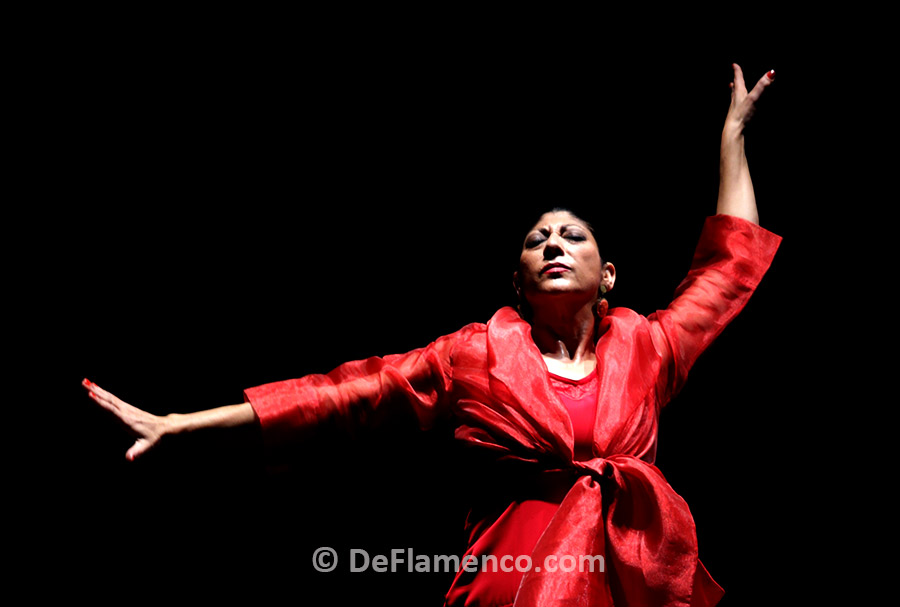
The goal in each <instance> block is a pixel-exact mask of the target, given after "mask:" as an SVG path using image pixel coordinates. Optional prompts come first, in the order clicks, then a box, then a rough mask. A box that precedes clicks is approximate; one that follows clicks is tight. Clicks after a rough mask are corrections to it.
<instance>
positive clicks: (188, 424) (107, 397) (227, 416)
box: [81, 379, 257, 460]
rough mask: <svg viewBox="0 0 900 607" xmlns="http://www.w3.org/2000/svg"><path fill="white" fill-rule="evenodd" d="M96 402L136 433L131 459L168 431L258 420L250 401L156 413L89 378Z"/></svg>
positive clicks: (90, 393) (90, 392)
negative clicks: (167, 413)
mask: <svg viewBox="0 0 900 607" xmlns="http://www.w3.org/2000/svg"><path fill="white" fill-rule="evenodd" d="M81 385H82V386H84V388H85V389H87V391H88V396H90V397H91V398H92V399H93V400H94V402H96V403H97V404H98V405H100V406H101V407H103V408H104V409H106V410H107V411H110V412H111V413H113V414H114V415H115V416H116V417H118V418H119V421H121V422H122V423H123V424H124V425H125V426H126V427H127V428H128V429H129V430H130V431H131V433H132V434H134V435H135V438H136V440H135V443H134V445H132V447H131V448H130V449H129V450H128V451H127V452H126V453H125V457H126V458H128V459H129V460H134V459H135V458H137V457H139V456H141V455H143V454H144V453H146V452H147V451H148V450H150V449H152V448H153V447H154V446H156V445H157V444H158V443H159V441H160V440H161V439H162V438H163V437H164V436H166V435H167V434H181V433H183V432H193V431H195V430H202V429H204V428H233V427H235V426H242V425H245V424H251V423H254V422H255V421H256V420H257V417H256V413H254V411H253V408H252V407H251V406H250V404H249V403H243V404H240V405H229V406H226V407H218V408H216V409H208V410H206V411H197V412H196V413H183V414H182V413H172V414H170V415H164V416H160V415H153V414H152V413H148V412H146V411H144V410H142V409H138V408H137V407H135V406H134V405H129V404H128V403H126V402H125V401H123V400H122V399H121V398H119V397H117V396H115V395H114V394H112V393H111V392H107V391H106V390H104V389H103V388H101V387H100V386H98V385H97V384H95V383H93V382H91V381H88V380H87V379H85V380H84V381H82V382H81Z"/></svg>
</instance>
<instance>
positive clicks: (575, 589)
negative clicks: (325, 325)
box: [245, 215, 781, 607]
mask: <svg viewBox="0 0 900 607" xmlns="http://www.w3.org/2000/svg"><path fill="white" fill-rule="evenodd" d="M780 242H781V238H780V237H779V236H777V235H775V234H772V233H771V232H769V231H767V230H765V229H763V228H761V227H759V226H757V225H755V224H752V223H750V222H748V221H745V220H742V219H739V218H736V217H732V216H727V215H716V216H714V217H709V218H707V220H706V222H705V224H704V228H703V232H702V234H701V237H700V242H699V244H698V246H697V250H696V252H695V255H694V259H693V263H692V266H691V269H690V271H689V273H688V275H687V277H686V278H685V280H684V281H683V282H682V283H681V284H680V285H679V287H678V289H677V290H676V293H675V297H674V299H673V301H672V303H671V304H670V305H669V306H668V307H667V308H666V309H665V310H660V311H657V312H656V313H654V314H651V315H650V316H647V317H645V316H641V315H639V314H637V313H636V312H634V311H632V310H628V309H623V308H614V309H611V310H610V312H609V314H608V315H607V316H606V317H605V318H603V319H602V321H601V322H600V326H599V330H598V332H597V334H598V337H597V345H596V354H597V372H598V374H599V393H598V400H597V416H596V420H595V424H594V430H593V437H594V441H593V452H594V456H595V457H594V458H593V459H591V460H587V461H578V460H576V459H574V457H573V433H572V424H571V421H570V419H569V415H568V412H567V411H566V409H565V407H564V406H563V405H562V404H561V402H560V400H559V397H558V396H557V394H556V392H555V391H554V389H553V388H552V387H551V385H550V382H549V378H548V375H547V367H546V365H545V363H544V361H543V358H542V356H541V353H540V352H539V351H538V349H537V347H536V346H535V344H534V342H533V340H532V339H531V327H530V325H529V324H528V323H527V322H525V321H523V320H522V319H521V318H520V317H519V315H518V314H517V313H516V311H515V310H513V309H512V308H503V309H501V310H499V311H498V312H497V313H496V314H495V315H494V317H493V318H492V319H491V320H490V321H489V322H488V323H487V324H481V323H478V324H471V325H468V326H466V327H464V328H462V329H460V330H459V331H457V332H455V333H453V334H450V335H446V336H444V337H441V338H439V339H437V340H436V341H434V342H433V343H431V344H430V345H428V346H426V347H424V348H420V349H417V350H414V351H412V352H409V353H406V354H398V355H391V356H385V357H374V358H369V359H367V360H361V361H354V362H349V363H346V364H343V365H341V366H339V367H338V368H336V369H335V370H334V371H332V372H331V373H329V374H327V375H309V376H306V377H302V378H299V379H292V380H288V381H282V382H275V383H271V384H266V385H263V386H258V387H255V388H250V389H248V390H246V391H245V397H246V399H247V401H248V402H250V404H251V405H252V406H253V408H254V410H255V411H256V413H257V415H258V416H259V419H260V422H261V424H262V428H263V433H264V437H265V438H266V439H267V440H269V441H275V442H277V441H284V440H291V439H292V438H296V436H297V435H298V434H299V433H300V432H301V431H308V430H309V429H311V428H314V426H315V425H316V424H317V423H320V422H322V421H324V420H326V419H334V418H337V419H339V420H340V421H341V422H346V423H366V421H367V419H369V418H371V417H372V416H373V415H375V414H376V413H377V414H378V415H382V414H385V413H387V414H394V413H395V412H396V413H397V414H401V412H407V413H408V412H411V413H412V414H413V415H415V416H416V418H417V420H418V422H419V425H420V426H421V427H422V428H423V429H424V428H429V427H431V426H433V425H434V424H435V422H436V421H437V420H438V419H439V418H440V419H443V420H444V421H449V422H450V423H452V424H454V428H455V437H456V438H457V439H458V440H460V441H464V443H465V444H466V445H468V446H471V447H472V448H473V449H474V450H476V451H478V452H480V453H482V454H483V457H484V459H485V461H490V462H491V465H494V466H496V471H497V474H498V475H502V476H498V477H497V478H498V482H499V483H500V484H501V485H504V484H505V486H509V485H510V483H509V482H508V481H509V479H515V482H516V483H519V484H520V485H521V486H520V487H519V488H520V489H522V491H521V492H519V493H516V491H515V490H514V489H515V486H514V485H515V483H514V484H513V486H511V487H508V488H511V489H513V490H512V491H498V492H496V493H495V494H494V496H493V497H494V498H495V502H494V503H493V504H490V505H489V506H484V507H478V506H476V507H474V508H473V509H472V511H471V513H470V516H469V520H468V521H467V530H468V532H469V549H468V550H467V553H466V554H471V555H474V556H477V557H479V558H480V557H481V556H483V555H485V554H494V555H498V556H502V555H512V556H513V557H515V556H517V555H529V556H530V563H531V565H532V567H531V568H529V569H528V570H527V571H523V570H520V569H518V568H516V569H515V570H513V571H496V572H495V571H493V570H492V568H491V567H487V568H485V569H479V570H478V571H475V572H471V571H466V570H463V569H461V570H460V572H459V574H458V575H457V576H456V579H455V580H454V582H453V585H452V587H451V588H450V590H449V591H448V593H447V605H452V606H456V605H490V606H502V605H513V604H515V605H516V607H523V606H542V607H544V606H546V605H553V604H565V605H584V606H588V605H590V606H597V605H612V604H613V602H615V603H616V604H618V605H641V606H646V607H651V606H657V605H658V606H662V605H667V606H668V605H679V606H688V605H714V604H715V603H717V602H718V601H719V599H720V598H721V596H722V589H721V588H720V587H719V586H718V585H717V584H716V583H715V582H714V581H713V580H712V578H711V577H710V576H709V574H708V573H707V572H706V570H705V568H704V567H703V565H702V564H701V563H700V561H699V559H698V556H697V539H696V533H695V529H694V522H693V518H692V517H691V514H690V511H689V509H688V506H687V504H686V503H685V502H684V500H683V499H682V498H681V497H680V496H679V495H678V494H677V493H675V491H674V490H673V489H672V488H671V487H670V486H669V484H668V483H667V482H666V480H665V478H664V477H663V476H662V474H661V473H660V471H659V470H658V469H657V468H656V467H655V466H654V465H653V462H654V459H655V455H656V442H657V427H658V420H659V413H660V409H661V408H662V407H663V406H664V405H665V404H666V403H667V402H668V401H669V400H670V399H671V398H672V397H673V396H674V395H675V394H676V393H677V392H678V391H679V390H680V389H681V387H682V385H683V384H684V381H685V379H686V377H687V374H688V371H689V370H690V368H691V366H692V365H693V363H694V361H695V360H696V359H697V357H698V356H699V355H700V354H701V353H702V352H703V351H704V350H705V349H706V347H707V346H709V344H710V343H711V342H712V341H713V340H714V339H715V338H716V337H717V336H718V335H719V333H720V332H721V331H722V329H723V328H724V327H725V326H726V325H727V324H728V323H729V322H730V321H731V320H732V319H733V318H734V317H735V316H736V315H737V314H738V313H739V312H740V311H741V309H743V307H744V305H745V304H746V303H747V300H748V299H749V298H750V296H751V294H752V293H753V291H754V290H755V288H756V286H757V285H758V284H759V281H760V280H761V279H762V277H763V275H764V274H765V272H766V270H767V269H768V267H769V265H770V263H771V261H772V259H773V257H774V255H775V251H776V250H777V248H778V246H779V244H780ZM503 479H506V480H505V481H504V480H503ZM498 496H504V497H503V498H502V499H504V502H501V503H499V504H498V503H496V498H498ZM551 555H555V557H557V558H559V559H562V557H563V556H564V555H573V556H575V557H578V556H579V555H601V556H602V557H603V571H596V570H595V572H594V573H590V572H587V571H583V570H582V569H581V568H579V567H574V568H573V567H571V561H568V562H567V561H563V560H556V561H548V560H547V558H548V557H550V556H551ZM479 562H480V561H479ZM519 562H520V563H521V564H525V561H519ZM544 563H556V564H557V565H558V566H557V567H555V568H551V567H548V566H544V567H541V565H542V564H544ZM563 563H566V564H569V565H570V566H567V567H565V568H564V567H562V564H563ZM539 569H540V570H539ZM563 569H568V570H563ZM567 601H568V602H567Z"/></svg>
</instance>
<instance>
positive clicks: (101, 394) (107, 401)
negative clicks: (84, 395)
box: [81, 379, 124, 417]
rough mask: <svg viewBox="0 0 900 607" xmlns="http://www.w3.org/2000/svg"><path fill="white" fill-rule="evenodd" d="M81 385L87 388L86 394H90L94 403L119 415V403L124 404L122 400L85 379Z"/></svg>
mask: <svg viewBox="0 0 900 607" xmlns="http://www.w3.org/2000/svg"><path fill="white" fill-rule="evenodd" d="M81 385H82V386H84V387H85V388H86V389H87V391H88V396H90V397H91V398H92V399H93V400H94V402H95V403H97V404H98V405H100V406H101V407H103V408H104V409H106V410H108V411H112V412H113V413H115V414H116V415H120V409H121V404H124V403H122V401H120V400H119V399H118V398H116V397H114V396H113V395H112V394H110V393H109V392H107V391H106V390H104V389H103V388H101V387H100V386H98V385H97V384H95V383H93V382H91V381H89V380H87V379H85V380H83V381H82V382H81ZM120 417H121V415H120Z"/></svg>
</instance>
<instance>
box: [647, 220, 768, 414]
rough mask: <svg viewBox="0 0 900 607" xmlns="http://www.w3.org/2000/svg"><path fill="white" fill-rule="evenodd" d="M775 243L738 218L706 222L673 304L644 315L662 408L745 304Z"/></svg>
mask: <svg viewBox="0 0 900 607" xmlns="http://www.w3.org/2000/svg"><path fill="white" fill-rule="evenodd" d="M780 243H781V237H780V236H778V235H776V234H773V233H772V232H769V231H768V230H766V229H764V228H761V227H760V226H758V225H756V224H754V223H752V222H750V221H747V220H745V219H741V218H739V217H735V216H732V215H715V216H713V217H708V218H707V219H706V222H705V223H704V226H703V231H702V233H701V235H700V242H699V243H698V245H697V250H696V252H695V253H694V259H693V263H692V264H691V269H690V271H689V272H688V275H687V277H686V278H685V279H684V280H683V281H682V282H681V284H680V285H678V288H677V289H676V290H675V297H674V299H673V300H672V303H671V304H669V306H668V307H667V308H666V309H665V310H660V311H657V312H656V313H654V314H652V315H650V316H649V320H650V325H651V334H652V336H653V343H654V346H655V348H656V350H657V352H658V353H659V354H660V355H661V357H662V365H661V368H660V376H659V380H658V383H657V391H658V398H659V402H660V403H661V404H665V403H666V402H668V400H669V399H671V398H672V397H673V396H674V395H675V394H677V393H678V392H679V390H681V388H682V386H683V385H684V382H685V380H686V379H687V374H688V371H690V369H691V367H692V366H693V364H694V362H695V361H696V360H697V357H698V356H700V354H702V353H703V351H704V350H706V348H707V347H708V346H709V344H711V343H712V342H713V340H715V339H716V337H718V336H719V334H720V333H721V332H722V330H723V329H724V328H725V327H726V326H727V325H728V323H730V322H731V321H732V320H733V319H734V317H735V316H737V315H738V314H739V313H740V311H741V310H742V309H743V308H744V306H745V305H746V304H747V301H748V300H749V299H750V296H751V295H752V294H753V292H754V291H755V290H756V287H757V285H759V283H760V281H761V280H762V277H763V275H764V274H765V273H766V271H767V270H768V269H769V266H770V265H771V263H772V259H773V258H774V256H775V252H776V251H777V250H778V246H779V244H780Z"/></svg>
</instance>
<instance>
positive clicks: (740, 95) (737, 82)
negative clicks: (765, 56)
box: [728, 63, 775, 125]
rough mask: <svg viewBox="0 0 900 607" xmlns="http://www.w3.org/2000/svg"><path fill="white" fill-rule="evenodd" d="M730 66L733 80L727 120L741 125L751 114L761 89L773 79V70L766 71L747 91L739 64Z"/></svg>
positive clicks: (761, 92)
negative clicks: (732, 71)
mask: <svg viewBox="0 0 900 607" xmlns="http://www.w3.org/2000/svg"><path fill="white" fill-rule="evenodd" d="M731 66H732V68H733V69H734V82H732V83H731V107H730V108H729V110H728V116H729V121H731V122H733V123H734V124H738V125H743V124H746V123H747V121H748V120H750V118H751V117H752V116H753V113H754V111H755V110H756V102H757V101H758V100H759V98H760V97H761V96H762V94H763V91H764V90H765V89H766V87H767V86H770V85H771V84H772V82H773V81H774V79H775V70H770V71H768V72H766V73H765V74H764V75H763V77H762V78H760V79H759V80H758V81H757V82H756V84H755V85H754V86H753V89H752V90H750V91H749V92H748V91H747V85H746V83H745V81H744V72H743V71H742V70H741V66H740V65H738V64H737V63H732V64H731Z"/></svg>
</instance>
